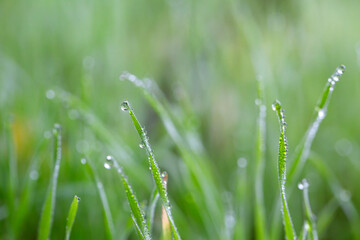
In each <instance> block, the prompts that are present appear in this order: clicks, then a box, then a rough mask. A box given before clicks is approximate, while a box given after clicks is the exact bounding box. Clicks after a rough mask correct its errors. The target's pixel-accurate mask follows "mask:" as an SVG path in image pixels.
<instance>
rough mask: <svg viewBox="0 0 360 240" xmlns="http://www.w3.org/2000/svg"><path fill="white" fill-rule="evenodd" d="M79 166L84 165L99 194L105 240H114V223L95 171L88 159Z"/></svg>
mask: <svg viewBox="0 0 360 240" xmlns="http://www.w3.org/2000/svg"><path fill="white" fill-rule="evenodd" d="M81 164H83V165H85V169H86V171H87V173H88V174H89V176H90V178H91V180H92V181H93V182H94V184H95V185H96V188H97V191H98V193H99V197H100V200H101V205H102V211H103V216H104V227H105V235H106V239H109V240H112V239H113V238H114V223H113V218H112V216H111V211H110V207H109V202H108V199H107V197H106V193H105V190H104V186H103V184H102V182H101V180H100V178H99V177H98V175H97V173H96V171H95V168H94V167H93V164H92V163H91V160H90V159H85V158H82V159H81Z"/></svg>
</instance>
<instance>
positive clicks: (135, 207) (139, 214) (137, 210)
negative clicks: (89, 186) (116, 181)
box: [104, 156, 151, 240]
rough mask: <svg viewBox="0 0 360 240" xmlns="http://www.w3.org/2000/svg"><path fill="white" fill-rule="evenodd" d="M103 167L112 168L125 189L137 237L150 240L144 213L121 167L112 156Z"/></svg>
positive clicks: (107, 158) (108, 157)
mask: <svg viewBox="0 0 360 240" xmlns="http://www.w3.org/2000/svg"><path fill="white" fill-rule="evenodd" d="M104 167H105V168H106V169H110V168H112V167H114V168H115V169H116V171H117V172H118V173H119V175H120V177H121V180H122V183H123V185H124V188H125V192H126V196H127V198H128V203H129V205H130V210H131V217H132V219H133V221H134V224H135V227H136V230H137V232H138V235H139V237H140V238H141V239H145V240H148V239H151V236H150V232H149V229H148V226H147V224H146V221H145V215H144V212H143V210H142V209H141V207H140V204H139V202H138V200H137V198H136V196H135V193H134V191H133V190H132V187H131V186H130V184H129V182H128V179H127V176H126V175H125V173H124V171H123V169H122V167H120V166H119V164H118V163H117V161H115V160H114V158H113V157H112V156H107V157H106V161H105V164H104Z"/></svg>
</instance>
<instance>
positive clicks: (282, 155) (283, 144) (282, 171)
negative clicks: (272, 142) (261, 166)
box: [272, 101, 296, 240]
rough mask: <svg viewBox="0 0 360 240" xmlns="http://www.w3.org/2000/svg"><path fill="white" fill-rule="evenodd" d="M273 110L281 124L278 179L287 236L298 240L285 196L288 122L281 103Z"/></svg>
mask: <svg viewBox="0 0 360 240" xmlns="http://www.w3.org/2000/svg"><path fill="white" fill-rule="evenodd" d="M272 108H273V110H274V111H275V112H276V113H277V116H278V119H279V124H280V141H279V159H278V171H279V172H278V178H279V185H280V196H281V203H282V215H283V220H284V226H285V235H286V238H287V239H288V240H292V239H296V233H295V230H294V227H293V224H292V221H291V217H290V212H289V208H288V204H287V200H286V194H285V182H286V158H287V151H288V149H287V140H286V135H285V130H286V121H285V114H284V110H283V109H282V107H281V104H280V102H279V101H276V102H275V103H274V104H273V105H272Z"/></svg>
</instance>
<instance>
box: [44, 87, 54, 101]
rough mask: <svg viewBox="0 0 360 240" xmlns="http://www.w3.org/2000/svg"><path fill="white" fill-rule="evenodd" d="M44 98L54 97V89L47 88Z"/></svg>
mask: <svg viewBox="0 0 360 240" xmlns="http://www.w3.org/2000/svg"><path fill="white" fill-rule="evenodd" d="M46 98H47V99H54V98H55V91H54V90H52V89H49V90H47V91H46Z"/></svg>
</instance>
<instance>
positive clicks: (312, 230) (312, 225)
mask: <svg viewBox="0 0 360 240" xmlns="http://www.w3.org/2000/svg"><path fill="white" fill-rule="evenodd" d="M298 188H299V189H300V190H302V191H303V198H304V206H305V216H306V223H307V225H308V232H309V237H310V240H318V239H319V237H318V234H317V229H316V222H315V216H314V214H313V213H312V211H311V206H310V199H309V189H308V188H309V183H308V182H307V180H306V179H303V180H302V181H301V183H299V185H298Z"/></svg>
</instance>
